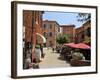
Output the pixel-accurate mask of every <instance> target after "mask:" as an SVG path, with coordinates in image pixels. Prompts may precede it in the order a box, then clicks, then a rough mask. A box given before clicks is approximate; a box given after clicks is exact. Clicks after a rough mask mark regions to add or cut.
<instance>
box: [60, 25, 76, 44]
mask: <svg viewBox="0 0 100 80" xmlns="http://www.w3.org/2000/svg"><path fill="white" fill-rule="evenodd" d="M61 28H62V35H68V36H69V40H70V42H74V41H75V26H74V25H61Z"/></svg>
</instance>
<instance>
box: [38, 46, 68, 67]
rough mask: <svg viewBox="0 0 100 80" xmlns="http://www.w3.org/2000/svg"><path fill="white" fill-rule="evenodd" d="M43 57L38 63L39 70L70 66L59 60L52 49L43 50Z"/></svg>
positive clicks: (57, 54)
mask: <svg viewBox="0 0 100 80" xmlns="http://www.w3.org/2000/svg"><path fill="white" fill-rule="evenodd" d="M44 53H45V57H44V59H43V61H42V62H40V64H39V66H40V68H58V67H69V66H70V64H69V63H67V62H66V61H65V60H62V59H60V58H59V53H57V52H53V51H52V49H51V48H50V49H47V48H44Z"/></svg>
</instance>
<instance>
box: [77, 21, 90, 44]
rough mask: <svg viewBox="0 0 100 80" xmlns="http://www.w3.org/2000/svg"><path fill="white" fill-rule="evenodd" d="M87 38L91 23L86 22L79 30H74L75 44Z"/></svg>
mask: <svg viewBox="0 0 100 80" xmlns="http://www.w3.org/2000/svg"><path fill="white" fill-rule="evenodd" d="M86 36H87V37H91V21H90V20H89V21H87V22H86V23H84V24H83V25H82V26H81V27H80V28H76V42H77V43H79V42H84V41H85V39H86Z"/></svg>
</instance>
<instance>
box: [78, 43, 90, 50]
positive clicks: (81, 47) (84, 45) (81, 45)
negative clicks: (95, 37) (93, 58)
mask: <svg viewBox="0 0 100 80" xmlns="http://www.w3.org/2000/svg"><path fill="white" fill-rule="evenodd" d="M76 48H80V49H90V48H91V47H90V46H88V45H86V44H84V43H78V44H76Z"/></svg>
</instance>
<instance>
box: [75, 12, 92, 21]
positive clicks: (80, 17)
mask: <svg viewBox="0 0 100 80" xmlns="http://www.w3.org/2000/svg"><path fill="white" fill-rule="evenodd" d="M77 18H78V19H77V21H80V22H86V21H88V20H90V19H91V14H89V13H78V16H77Z"/></svg>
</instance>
